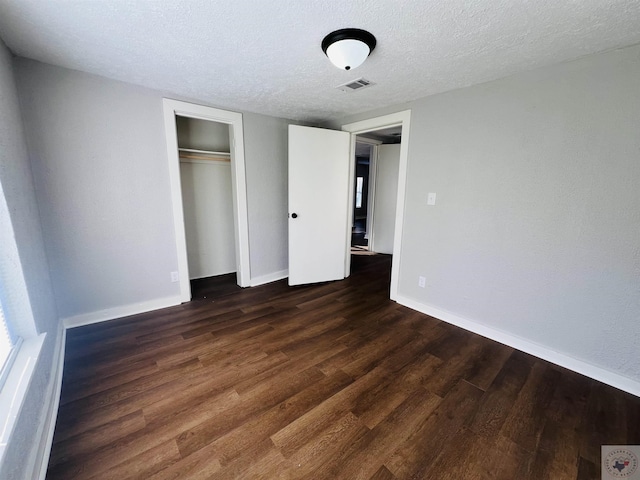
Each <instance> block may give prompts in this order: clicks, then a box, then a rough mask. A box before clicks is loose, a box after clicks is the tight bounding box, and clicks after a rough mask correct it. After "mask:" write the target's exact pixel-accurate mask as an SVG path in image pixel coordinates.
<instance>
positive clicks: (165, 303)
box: [62, 295, 182, 328]
mask: <svg viewBox="0 0 640 480" xmlns="http://www.w3.org/2000/svg"><path fill="white" fill-rule="evenodd" d="M180 303H182V302H181V300H180V296H179V295H175V296H171V297H165V298H158V299H156V300H149V301H148V302H141V303H133V304H131V305H123V306H121V307H114V308H107V309H105V310H99V311H97V312H90V313H82V314H80V315H74V316H73V317H67V318H64V319H63V320H62V322H63V325H64V327H65V328H75V327H82V326H83V325H90V324H92V323H99V322H105V321H107V320H114V319H116V318H122V317H128V316H130V315H137V314H139V313H145V312H150V311H152V310H159V309H160V308H166V307H173V306H174V305H180Z"/></svg>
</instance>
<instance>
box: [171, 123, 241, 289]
mask: <svg viewBox="0 0 640 480" xmlns="http://www.w3.org/2000/svg"><path fill="white" fill-rule="evenodd" d="M176 130H177V134H178V156H179V158H180V186H181V190H182V207H183V213H184V229H185V236H186V242H187V264H188V267H189V280H190V282H191V293H192V297H193V298H199V297H205V296H206V295H205V294H204V293H202V292H208V293H210V295H211V294H212V293H215V292H216V291H217V290H220V289H221V287H222V286H225V285H227V284H231V285H235V277H236V271H237V268H236V253H235V238H234V237H235V236H234V226H233V193H232V182H231V147H230V145H231V140H230V132H229V125H228V124H226V123H220V122H214V121H212V120H202V119H199V118H190V117H183V116H180V115H176ZM236 288H237V287H236Z"/></svg>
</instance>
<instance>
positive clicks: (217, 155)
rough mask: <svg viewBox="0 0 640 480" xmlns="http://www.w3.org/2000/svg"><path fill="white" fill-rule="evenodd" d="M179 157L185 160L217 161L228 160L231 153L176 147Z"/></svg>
mask: <svg viewBox="0 0 640 480" xmlns="http://www.w3.org/2000/svg"><path fill="white" fill-rule="evenodd" d="M178 153H179V155H180V158H183V159H186V160H206V161H209V162H211V161H217V162H227V163H228V162H230V161H231V154H230V153H229V152H214V151H211V150H196V149H194V148H178Z"/></svg>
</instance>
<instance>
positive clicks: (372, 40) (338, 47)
mask: <svg viewBox="0 0 640 480" xmlns="http://www.w3.org/2000/svg"><path fill="white" fill-rule="evenodd" d="M374 48H376V37H374V36H373V35H372V34H370V33H369V32H367V31H366V30H360V29H358V28H343V29H341V30H336V31H335V32H331V33H330V34H329V35H327V36H326V37H324V40H322V51H323V52H324V53H325V54H326V55H327V57H329V60H331V63H333V64H334V65H335V66H336V67H338V68H340V69H343V70H351V69H352V68H356V67H358V66H360V65H362V63H363V62H364V61H365V60H366V59H367V57H368V56H369V55H370V54H371V52H373V49H374Z"/></svg>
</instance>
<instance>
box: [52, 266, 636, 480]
mask: <svg viewBox="0 0 640 480" xmlns="http://www.w3.org/2000/svg"><path fill="white" fill-rule="evenodd" d="M389 276H390V258H389V257H388V256H355V257H353V275H352V276H351V277H350V278H349V279H347V280H344V281H342V282H333V283H327V284H321V285H315V286H309V287H296V288H289V287H287V286H286V283H285V282H276V283H272V284H269V285H264V286H261V287H256V288H251V289H244V290H242V289H240V288H238V287H236V286H234V285H233V278H232V277H222V278H220V279H218V280H216V281H214V282H206V281H201V282H196V283H195V284H194V300H193V301H192V302H190V303H188V304H184V305H181V306H178V307H172V308H168V309H164V310H159V311H156V312H152V313H148V314H143V315H137V316H134V317H129V318H125V319H121V320H117V321H111V322H106V323H103V324H96V325H91V326H86V327H81V328H77V329H74V330H70V331H69V332H68V335H67V350H66V357H65V368H64V380H63V391H62V398H61V402H60V410H59V415H58V421H57V425H56V431H55V438H54V444H53V449H52V452H51V459H50V464H49V470H48V474H47V478H48V479H50V480H54V479H76V480H77V479H112V478H113V479H118V480H125V479H134V478H135V479H150V480H159V479H182V478H185V479H187V478H188V479H232V478H233V479H235V478H243V479H252V478H264V479H287V478H310V479H318V480H320V479H376V480H382V479H385V480H392V479H408V478H411V479H437V480H446V479H457V480H460V479H492V480H501V479H505V480H514V479H518V480H526V479H532V480H543V479H553V480H564V479H567V480H568V479H596V478H599V473H600V446H601V445H602V444H640V399H639V398H637V397H634V396H631V395H628V394H625V393H623V392H620V391H618V390H616V389H614V388H611V387H608V386H606V385H603V384H601V383H598V382H595V381H593V380H590V379H587V378H586V377H583V376H580V375H578V374H576V373H573V372H570V371H567V370H564V369H562V368H559V367H557V366H554V365H551V364H549V363H546V362H544V361H541V360H538V359H536V358H534V357H531V356H529V355H526V354H524V353H522V352H519V351H517V350H513V349H512V348H509V347H506V346H504V345H501V344H498V343H496V342H493V341H491V340H488V339H485V338H483V337H480V336H478V335H474V334H472V333H469V332H466V331H464V330H461V329H459V328H456V327H454V326H451V325H448V324H446V323H443V322H440V321H438V320H436V319H433V318H431V317H428V316H426V315H422V314H419V313H417V312H414V311H412V310H409V309H407V308H404V307H402V306H400V305H397V304H395V303H393V302H391V301H390V300H388V291H389Z"/></svg>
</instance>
